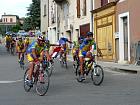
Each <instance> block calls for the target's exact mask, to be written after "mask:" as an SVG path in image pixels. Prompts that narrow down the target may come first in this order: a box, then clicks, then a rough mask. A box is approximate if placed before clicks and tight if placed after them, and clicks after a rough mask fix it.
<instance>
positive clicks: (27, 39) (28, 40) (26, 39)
mask: <svg viewBox="0 0 140 105" xmlns="http://www.w3.org/2000/svg"><path fill="white" fill-rule="evenodd" d="M29 44H30V39H29V37H26V38H25V47H26V48H27V47H28V45H29Z"/></svg>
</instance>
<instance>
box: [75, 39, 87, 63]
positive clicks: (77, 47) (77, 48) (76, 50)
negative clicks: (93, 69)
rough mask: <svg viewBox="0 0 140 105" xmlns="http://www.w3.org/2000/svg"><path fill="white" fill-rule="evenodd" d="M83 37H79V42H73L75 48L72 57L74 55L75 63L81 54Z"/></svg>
mask: <svg viewBox="0 0 140 105" xmlns="http://www.w3.org/2000/svg"><path fill="white" fill-rule="evenodd" d="M83 39H84V38H83V37H79V38H78V41H74V42H73V48H72V55H73V61H74V62H75V60H76V57H77V56H78V53H79V46H80V44H81V43H82V42H83Z"/></svg>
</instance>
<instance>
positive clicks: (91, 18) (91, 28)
mask: <svg viewBox="0 0 140 105" xmlns="http://www.w3.org/2000/svg"><path fill="white" fill-rule="evenodd" d="M92 10H93V0H90V31H91V32H93V13H92V12H91V11H92Z"/></svg>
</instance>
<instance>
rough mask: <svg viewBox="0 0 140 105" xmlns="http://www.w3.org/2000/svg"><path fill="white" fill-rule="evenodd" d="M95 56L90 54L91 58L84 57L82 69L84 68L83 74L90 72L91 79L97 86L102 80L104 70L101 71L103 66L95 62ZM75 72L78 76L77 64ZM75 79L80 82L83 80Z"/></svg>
mask: <svg viewBox="0 0 140 105" xmlns="http://www.w3.org/2000/svg"><path fill="white" fill-rule="evenodd" d="M95 56H96V55H92V59H91V60H89V59H86V58H85V61H84V65H83V70H84V72H83V73H84V75H85V76H88V74H89V73H91V79H92V81H93V84H94V85H96V86H99V85H100V84H101V83H102V82H103V79H104V71H103V68H102V67H101V66H100V65H98V64H97V62H96V60H95ZM76 74H78V76H80V68H79V65H78V67H77V70H76ZM76 76H77V75H76ZM77 81H78V82H82V81H83V80H82V81H79V79H78V78H77Z"/></svg>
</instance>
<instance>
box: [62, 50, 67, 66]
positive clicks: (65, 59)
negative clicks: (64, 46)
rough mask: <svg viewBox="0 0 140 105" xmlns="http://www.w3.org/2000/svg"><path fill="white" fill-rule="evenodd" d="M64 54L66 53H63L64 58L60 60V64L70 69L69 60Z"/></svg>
mask: <svg viewBox="0 0 140 105" xmlns="http://www.w3.org/2000/svg"><path fill="white" fill-rule="evenodd" d="M64 53H66V52H63V54H62V56H61V58H60V64H61V66H64V67H66V68H68V65H67V58H66V56H65V54H64Z"/></svg>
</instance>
